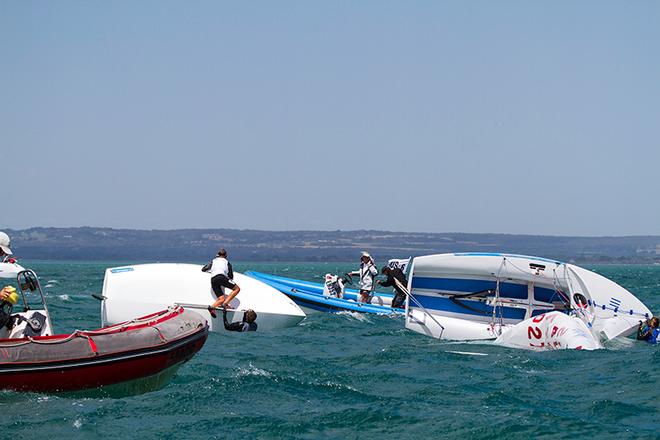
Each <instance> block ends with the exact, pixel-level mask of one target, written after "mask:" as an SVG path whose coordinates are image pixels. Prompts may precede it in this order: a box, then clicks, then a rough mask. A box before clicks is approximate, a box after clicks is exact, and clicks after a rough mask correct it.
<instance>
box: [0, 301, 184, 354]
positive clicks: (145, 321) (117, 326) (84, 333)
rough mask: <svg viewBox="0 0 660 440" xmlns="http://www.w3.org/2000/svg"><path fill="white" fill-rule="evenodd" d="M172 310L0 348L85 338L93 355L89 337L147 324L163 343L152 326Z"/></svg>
mask: <svg viewBox="0 0 660 440" xmlns="http://www.w3.org/2000/svg"><path fill="white" fill-rule="evenodd" d="M174 310H175V309H173V308H171V307H169V308H168V309H167V310H166V311H164V312H163V313H159V314H158V315H155V316H152V317H149V318H148V319H141V318H136V319H133V320H132V321H128V322H124V323H120V324H115V325H113V326H111V327H105V328H102V329H98V330H74V331H73V333H71V334H70V335H68V336H67V337H66V338H58V339H34V338H33V337H32V336H27V337H26V338H25V339H26V340H22V341H20V342H14V343H12V342H8V343H7V342H5V343H0V347H3V348H13V347H20V346H22V345H27V344H30V343H34V344H41V345H57V344H64V343H66V342H69V341H71V340H73V339H74V338H85V339H88V340H89V341H90V347H91V348H92V351H94V353H97V352H96V344H94V341H93V340H92V339H91V336H100V335H105V334H108V333H116V332H117V331H119V332H122V331H124V330H126V329H127V328H128V327H130V326H132V325H136V324H149V325H150V326H151V328H153V329H155V330H156V331H157V332H158V334H159V337H160V339H161V340H162V341H163V342H166V339H165V337H164V336H163V334H162V333H161V331H160V330H159V329H158V328H157V327H154V326H153V324H154V323H155V321H156V320H158V318H160V317H162V316H164V315H166V314H168V313H171V312H172V311H174ZM21 339H22V338H21Z"/></svg>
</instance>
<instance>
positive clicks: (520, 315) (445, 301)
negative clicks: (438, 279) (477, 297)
mask: <svg viewBox="0 0 660 440" xmlns="http://www.w3.org/2000/svg"><path fill="white" fill-rule="evenodd" d="M415 299H417V301H419V303H420V304H421V305H422V306H424V308H426V309H428V310H440V311H444V312H451V313H460V314H464V315H472V316H491V315H492V314H493V308H492V307H490V306H489V305H487V304H485V303H482V302H478V301H466V300H458V302H459V303H463V304H465V305H466V306H467V307H470V308H471V309H476V310H480V311H481V312H483V313H479V312H477V311H475V310H469V309H467V308H466V307H462V306H460V305H459V304H456V303H454V302H453V301H452V300H450V299H449V298H445V297H440V296H425V295H415ZM410 304H411V305H412V304H413V303H412V302H411V303H410ZM500 310H501V311H502V317H503V318H505V319H518V320H521V321H522V320H523V319H524V318H525V313H526V312H527V311H526V310H525V309H517V308H513V307H502V308H499V307H498V310H497V316H499V315H500Z"/></svg>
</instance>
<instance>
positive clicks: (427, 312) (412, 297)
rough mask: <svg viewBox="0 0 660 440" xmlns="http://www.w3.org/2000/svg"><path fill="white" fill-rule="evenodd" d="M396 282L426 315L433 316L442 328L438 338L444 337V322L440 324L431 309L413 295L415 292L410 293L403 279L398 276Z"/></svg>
mask: <svg viewBox="0 0 660 440" xmlns="http://www.w3.org/2000/svg"><path fill="white" fill-rule="evenodd" d="M394 283H395V284H396V285H397V287H399V288H400V289H401V290H402V291H403V293H405V294H406V296H407V297H408V298H409V299H411V300H412V301H413V302H414V303H415V304H416V305H417V307H419V308H420V309H422V311H423V312H424V313H425V314H426V315H428V317H429V318H431V320H432V321H433V322H435V323H436V324H437V325H438V327H440V328H441V329H442V330H441V331H440V335H438V339H442V333H444V331H445V327H444V326H443V325H442V324H440V323H439V322H438V320H437V319H435V316H433V315H432V314H431V313H429V311H428V310H426V308H425V307H424V306H423V305H422V304H420V302H419V301H417V298H415V297H414V296H413V294H412V293H410V291H408V288H407V287H405V286H404V285H403V284H401V281H399V280H397V279H396V278H394Z"/></svg>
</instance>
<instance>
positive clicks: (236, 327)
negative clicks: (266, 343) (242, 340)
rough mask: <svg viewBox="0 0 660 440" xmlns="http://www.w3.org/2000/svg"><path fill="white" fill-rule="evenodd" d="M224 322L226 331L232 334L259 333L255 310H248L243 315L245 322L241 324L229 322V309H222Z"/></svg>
mask: <svg viewBox="0 0 660 440" xmlns="http://www.w3.org/2000/svg"><path fill="white" fill-rule="evenodd" d="M222 320H223V321H224V323H225V330H228V331H230V332H256V331H257V323H256V322H255V321H256V320H257V312H255V311H254V310H252V309H250V310H246V311H245V313H243V320H242V321H241V322H229V321H227V309H222Z"/></svg>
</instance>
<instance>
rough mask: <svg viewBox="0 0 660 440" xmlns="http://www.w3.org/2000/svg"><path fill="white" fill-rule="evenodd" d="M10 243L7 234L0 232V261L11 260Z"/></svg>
mask: <svg viewBox="0 0 660 440" xmlns="http://www.w3.org/2000/svg"><path fill="white" fill-rule="evenodd" d="M10 244H11V242H10V240H9V235H7V234H5V233H4V232H0V263H6V262H8V261H9V260H12V257H11V256H12V251H11V248H10V247H9V245H10Z"/></svg>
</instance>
